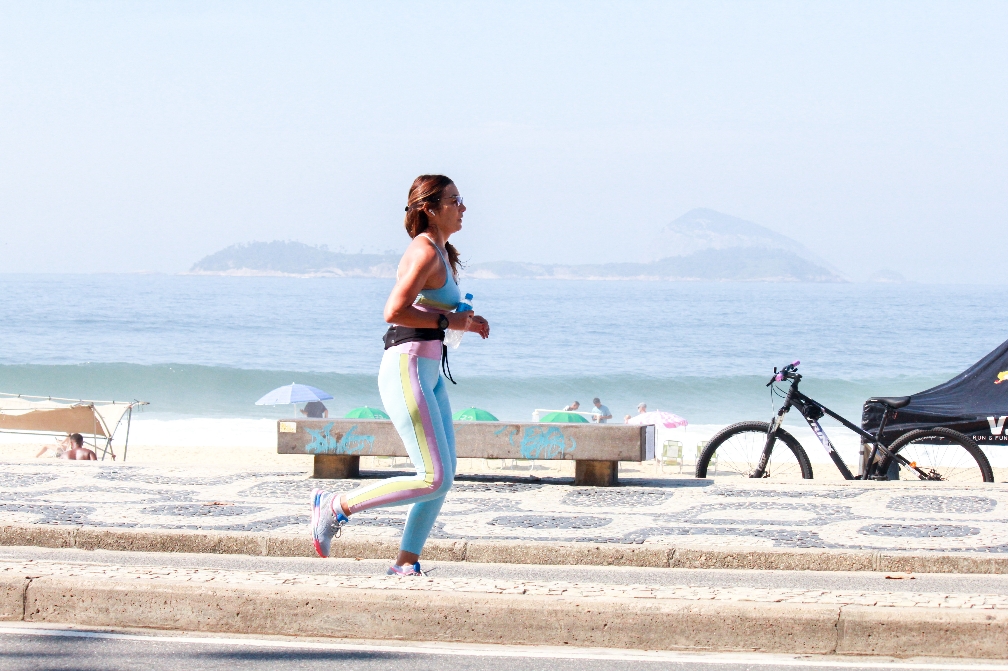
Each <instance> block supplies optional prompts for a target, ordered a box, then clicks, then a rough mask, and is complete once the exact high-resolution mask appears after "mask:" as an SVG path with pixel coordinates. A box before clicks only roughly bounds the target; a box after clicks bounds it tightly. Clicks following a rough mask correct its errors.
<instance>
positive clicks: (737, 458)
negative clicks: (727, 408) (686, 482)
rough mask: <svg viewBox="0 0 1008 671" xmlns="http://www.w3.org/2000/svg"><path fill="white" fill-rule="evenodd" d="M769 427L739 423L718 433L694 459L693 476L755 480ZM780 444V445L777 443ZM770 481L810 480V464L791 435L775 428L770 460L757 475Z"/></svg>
mask: <svg viewBox="0 0 1008 671" xmlns="http://www.w3.org/2000/svg"><path fill="white" fill-rule="evenodd" d="M769 430H770V425H769V424H767V423H766V422H739V423H738V424H732V425H731V426H729V427H725V428H724V429H722V430H721V431H719V432H718V433H717V434H716V435H715V436H714V437H713V438H711V439H710V442H708V443H707V446H706V447H705V448H704V450H703V452H701V453H700V457H699V458H698V459H697V465H696V477H698V478H706V477H707V476H708V475H709V474H710V475H713V476H714V477H717V478H721V477H726V478H730V477H735V478H752V477H755V475H754V473H755V472H756V468H757V466H759V461H760V457H761V456H762V455H763V445H764V444H765V443H766V437H767V431H769ZM781 443H783V445H782V444H781ZM760 477H763V478H773V479H774V480H789V479H790V480H798V479H802V478H804V479H806V480H807V479H811V478H812V464H810V463H809V459H808V455H807V454H805V450H804V449H802V446H801V443H799V442H798V441H797V440H796V439H795V437H794V436H792V435H791V434H790V433H788V432H787V431H785V430H784V429H777V441H776V442H775V443H774V445H773V447H772V448H771V452H770V461H769V463H767V467H766V470H765V471H764V472H763V474H762V475H761V476H760Z"/></svg>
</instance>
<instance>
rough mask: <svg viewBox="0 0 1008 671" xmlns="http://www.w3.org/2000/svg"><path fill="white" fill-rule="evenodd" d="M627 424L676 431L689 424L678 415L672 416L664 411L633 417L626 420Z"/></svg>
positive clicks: (654, 411)
mask: <svg viewBox="0 0 1008 671" xmlns="http://www.w3.org/2000/svg"><path fill="white" fill-rule="evenodd" d="M627 424H637V425H639V426H647V425H649V424H656V425H657V424H661V425H662V426H664V427H665V428H666V429H676V428H679V427H680V426H686V425H687V424H689V422H687V421H686V420H685V419H683V418H682V417H680V416H679V415H674V414H672V413H671V412H665V411H664V410H652V411H651V412H642V413H641V414H639V415H634V416H633V417H631V418H630V419H628V420H627Z"/></svg>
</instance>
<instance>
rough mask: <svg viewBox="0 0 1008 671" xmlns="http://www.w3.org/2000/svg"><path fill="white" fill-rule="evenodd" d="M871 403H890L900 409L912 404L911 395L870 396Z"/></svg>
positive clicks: (895, 408)
mask: <svg viewBox="0 0 1008 671" xmlns="http://www.w3.org/2000/svg"><path fill="white" fill-rule="evenodd" d="M868 402H869V403H881V404H883V405H888V406H889V407H890V408H892V409H893V410H899V409H900V408H905V407H907V406H908V405H910V397H909V396H876V397H875V398H869V399H868Z"/></svg>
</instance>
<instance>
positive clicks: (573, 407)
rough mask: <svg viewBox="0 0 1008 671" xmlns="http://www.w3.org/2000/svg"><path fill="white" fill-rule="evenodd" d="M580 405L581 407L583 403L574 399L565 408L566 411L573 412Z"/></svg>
mask: <svg viewBox="0 0 1008 671" xmlns="http://www.w3.org/2000/svg"><path fill="white" fill-rule="evenodd" d="M580 407H581V403H579V402H578V401H574V402H573V403H571V404H570V405H568V406H567V407H566V408H564V412H573V411H575V410H577V409H578V408H580Z"/></svg>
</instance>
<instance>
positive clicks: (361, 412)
mask: <svg viewBox="0 0 1008 671" xmlns="http://www.w3.org/2000/svg"><path fill="white" fill-rule="evenodd" d="M344 417H346V418H347V419H388V418H389V416H388V415H386V414H385V411H384V410H379V409H378V408H369V407H367V406H366V405H364V406H361V407H359V408H354V409H353V410H351V411H350V412H348V413H347V414H345V415H344Z"/></svg>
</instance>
